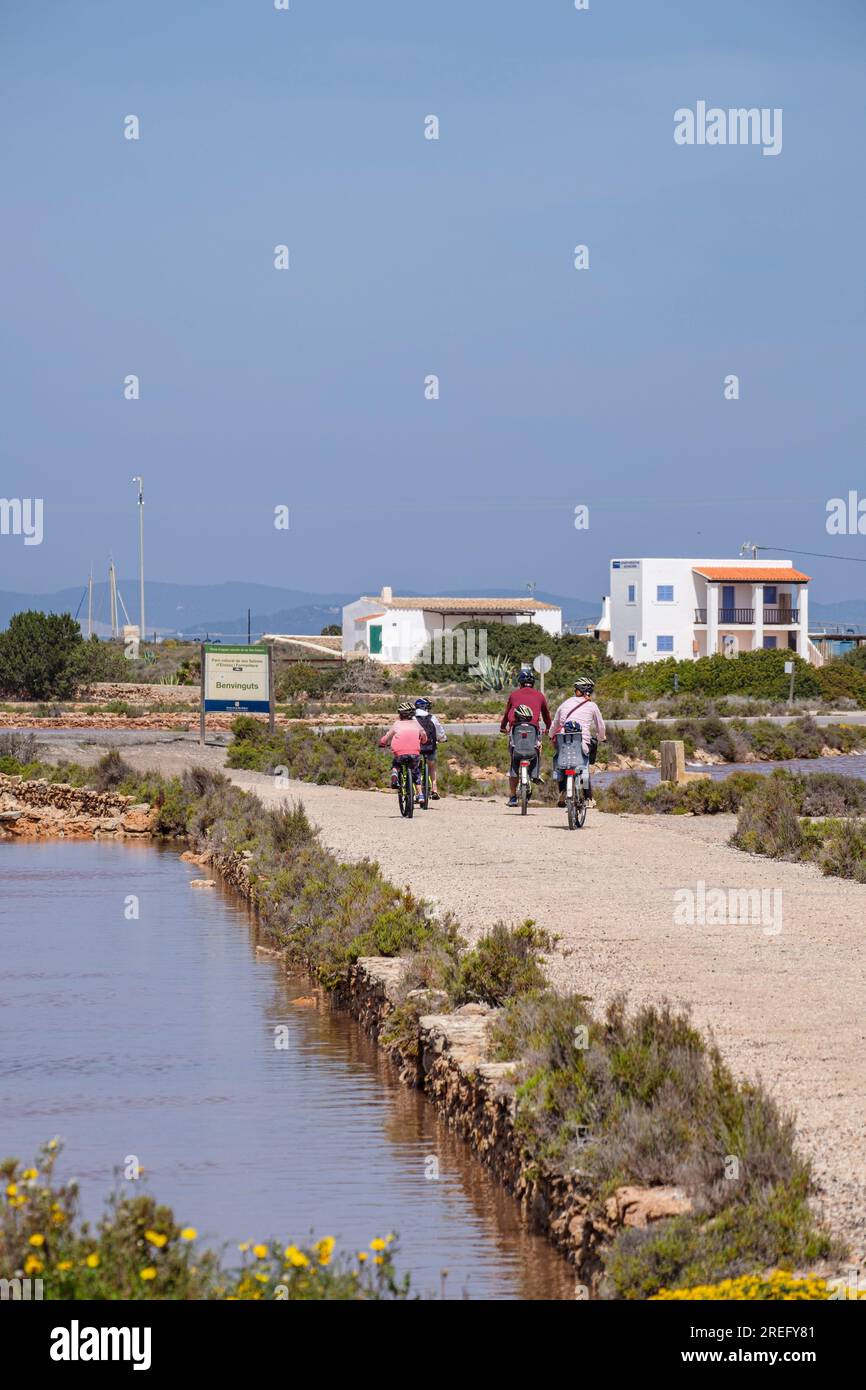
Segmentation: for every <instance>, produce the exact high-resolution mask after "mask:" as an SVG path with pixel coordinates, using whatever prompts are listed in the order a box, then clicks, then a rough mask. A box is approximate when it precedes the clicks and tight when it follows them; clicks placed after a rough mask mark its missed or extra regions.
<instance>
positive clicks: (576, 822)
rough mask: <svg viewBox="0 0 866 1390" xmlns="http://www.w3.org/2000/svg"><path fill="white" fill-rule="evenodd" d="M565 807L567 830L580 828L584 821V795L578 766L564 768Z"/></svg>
mask: <svg viewBox="0 0 866 1390" xmlns="http://www.w3.org/2000/svg"><path fill="white" fill-rule="evenodd" d="M565 809H566V813H567V815H568V828H569V830H582V829H583V826H584V823H585V821H586V797H585V796H584V793H583V778H582V776H581V770H580V768H574V767H568V768H566V769H565Z"/></svg>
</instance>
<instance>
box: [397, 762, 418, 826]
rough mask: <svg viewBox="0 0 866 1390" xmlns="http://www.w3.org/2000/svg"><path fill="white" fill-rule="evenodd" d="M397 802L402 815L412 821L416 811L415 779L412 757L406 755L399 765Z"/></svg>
mask: <svg viewBox="0 0 866 1390" xmlns="http://www.w3.org/2000/svg"><path fill="white" fill-rule="evenodd" d="M397 802H398V805H399V807H400V815H401V816H405V817H407V819H411V817H412V815H413V813H414V811H415V779H414V778H413V776H412V757H411V755H409V754H404V755H403V756H402V757H401V758H400V760H399V763H398V765H397Z"/></svg>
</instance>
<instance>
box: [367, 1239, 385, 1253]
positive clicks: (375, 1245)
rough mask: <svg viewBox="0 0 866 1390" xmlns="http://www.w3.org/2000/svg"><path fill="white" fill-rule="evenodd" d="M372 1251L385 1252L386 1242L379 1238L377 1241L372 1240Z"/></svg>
mask: <svg viewBox="0 0 866 1390" xmlns="http://www.w3.org/2000/svg"><path fill="white" fill-rule="evenodd" d="M370 1249H371V1250H384V1249H385V1242H384V1240H380V1239H379V1237H378V1236H377V1237H376V1239H375V1240H371V1241H370Z"/></svg>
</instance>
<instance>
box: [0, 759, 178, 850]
mask: <svg viewBox="0 0 866 1390" xmlns="http://www.w3.org/2000/svg"><path fill="white" fill-rule="evenodd" d="M154 820H155V812H154V810H153V809H152V808H151V807H150V806H148V805H147V804H146V803H145V802H136V801H135V800H134V798H133V797H131V796H121V795H120V793H119V792H97V791H94V790H93V789H92V788H91V787H70V786H67V785H66V784H65V783H63V782H48V781H45V780H44V779H41V778H40V779H33V780H27V779H26V778H23V777H13V776H9V775H7V774H5V773H0V835H14V836H16V837H22V838H27V839H46V838H52V837H61V838H65V839H72V838H75V839H92V838H94V837H98V836H101V835H120V836H124V835H150V834H152V833H153V826H154Z"/></svg>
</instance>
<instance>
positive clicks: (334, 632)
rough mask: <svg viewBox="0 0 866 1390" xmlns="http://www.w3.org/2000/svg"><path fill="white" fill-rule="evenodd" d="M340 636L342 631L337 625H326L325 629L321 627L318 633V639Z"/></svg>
mask: <svg viewBox="0 0 866 1390" xmlns="http://www.w3.org/2000/svg"><path fill="white" fill-rule="evenodd" d="M342 635H343V629H342V628H341V627H340V624H339V623H328V625H327V627H323V628H322V631H321V632H320V633H319V636H320V637H342Z"/></svg>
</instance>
